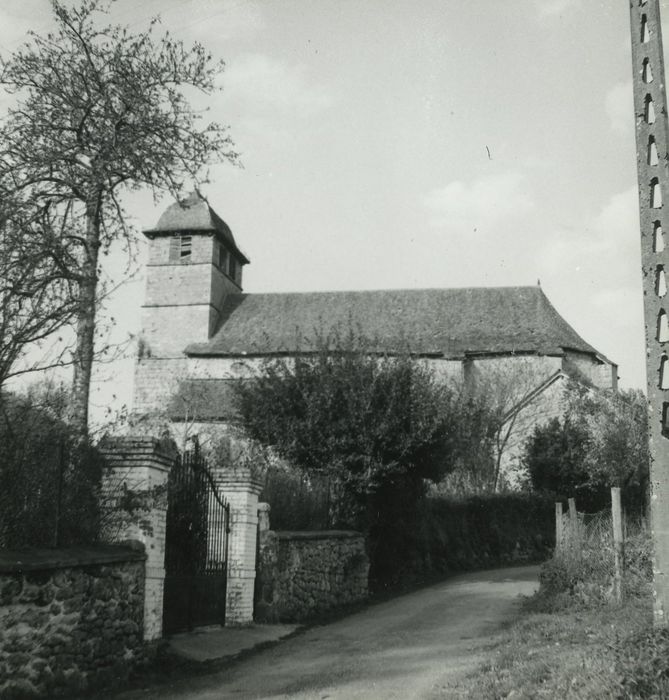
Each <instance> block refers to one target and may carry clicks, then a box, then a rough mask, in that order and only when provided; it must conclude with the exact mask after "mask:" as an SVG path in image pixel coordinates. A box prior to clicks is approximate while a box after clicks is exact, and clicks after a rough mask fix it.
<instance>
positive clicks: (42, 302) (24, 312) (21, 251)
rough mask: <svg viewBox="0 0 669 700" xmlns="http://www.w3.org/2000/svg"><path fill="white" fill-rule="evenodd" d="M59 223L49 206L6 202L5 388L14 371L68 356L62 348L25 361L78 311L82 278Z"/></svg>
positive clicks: (0, 343) (0, 265)
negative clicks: (28, 207)
mask: <svg viewBox="0 0 669 700" xmlns="http://www.w3.org/2000/svg"><path fill="white" fill-rule="evenodd" d="M59 223H62V222H59V221H58V219H57V217H56V216H54V214H53V213H51V212H49V209H48V207H43V208H42V209H40V210H34V209H32V210H31V211H30V212H26V211H25V210H23V209H21V208H19V207H15V206H13V204H12V202H11V201H10V200H7V199H5V200H3V201H2V202H0V389H1V388H2V386H3V385H4V384H5V382H6V381H7V380H8V379H9V378H10V377H13V376H16V375H18V374H23V373H26V372H30V371H35V370H39V369H45V368H46V367H50V366H54V365H61V364H64V363H65V362H67V359H66V357H65V355H64V352H63V349H62V348H61V349H60V351H59V352H58V353H57V354H56V355H47V356H46V357H44V358H41V360H37V361H34V362H29V363H26V362H22V361H23V360H25V356H26V352H27V350H28V349H29V348H31V347H33V346H34V345H35V344H39V343H40V342H41V341H44V340H46V339H48V338H50V337H52V336H53V334H54V333H55V332H56V331H58V330H60V329H62V328H63V326H65V325H66V324H68V323H69V322H70V321H71V320H72V318H73V316H74V315H75V312H76V303H75V300H76V296H77V279H76V277H75V276H74V275H73V274H72V273H71V272H70V270H71V268H72V267H73V266H72V264H71V262H72V261H71V260H70V257H71V255H70V253H69V251H68V250H67V247H65V246H63V245H62V240H63V239H62V230H60V229H59Z"/></svg>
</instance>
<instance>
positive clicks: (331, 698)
mask: <svg viewBox="0 0 669 700" xmlns="http://www.w3.org/2000/svg"><path fill="white" fill-rule="evenodd" d="M537 574H538V567H520V568H512V569H497V570H493V571H484V572H477V573H473V574H465V575H463V576H458V577H455V578H452V579H449V580H448V581H445V582H443V583H440V584H437V585H434V586H430V587H429V588H425V589H422V590H420V591H416V592H414V593H409V594H407V595H404V596H401V597H399V598H395V599H393V600H390V601H386V602H384V603H380V604H378V605H372V606H370V607H369V608H367V609H366V610H364V611H362V612H359V613H356V614H354V615H350V616H349V617H346V618H345V619H342V620H339V621H337V622H334V623H332V624H329V625H323V626H320V627H314V628H311V629H309V630H307V631H306V632H305V633H303V634H299V635H297V636H295V637H292V638H290V639H286V640H285V641H283V642H280V643H279V644H278V645H277V646H274V647H272V648H270V649H266V650H264V651H261V652H258V653H256V654H253V655H252V656H250V657H247V658H246V659H243V660H241V661H239V662H238V663H235V664H233V665H232V666H230V667H228V668H225V669H224V670H222V671H220V672H217V673H215V674H212V675H209V676H206V677H197V678H189V679H188V680H187V681H177V682H175V683H172V684H170V685H167V686H162V687H160V688H156V689H152V690H149V691H147V690H143V691H133V692H128V693H122V694H120V695H118V696H117V698H118V700H121V699H123V700H131V699H139V698H142V699H143V700H147V699H149V700H154V699H155V700H157V699H160V700H172V699H173V698H188V699H189V700H218V698H243V699H245V700H246V699H247V698H248V699H251V698H296V699H304V700H307V699H308V700H312V699H318V700H355V699H357V698H360V699H364V700H377V699H378V700H389V699H392V698H396V699H397V700H400V699H401V700H409V699H410V698H421V699H423V698H439V697H444V694H443V691H442V689H443V687H444V685H445V684H446V683H447V682H448V681H451V680H452V679H453V678H455V677H457V676H458V675H459V674H461V673H465V672H467V671H468V670H470V669H472V668H473V667H474V666H475V665H476V664H477V663H479V662H480V661H482V660H483V659H484V658H485V651H484V647H485V646H486V645H487V644H488V643H489V642H490V641H491V638H492V637H493V636H494V635H495V634H496V633H498V632H499V630H500V627H501V626H502V624H503V623H504V622H506V621H508V620H510V619H512V618H513V617H514V614H515V613H516V610H517V607H518V603H519V595H521V594H522V595H529V594H531V593H532V592H533V591H534V590H535V589H536V587H537Z"/></svg>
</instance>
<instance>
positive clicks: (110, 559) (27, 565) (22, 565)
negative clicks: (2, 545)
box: [0, 543, 146, 574]
mask: <svg viewBox="0 0 669 700" xmlns="http://www.w3.org/2000/svg"><path fill="white" fill-rule="evenodd" d="M144 560H146V552H145V551H144V548H143V546H142V545H141V544H140V543H137V544H134V543H133V544H127V545H111V544H100V545H90V546H85V547H84V546H82V547H66V548H60V549H46V548H44V549H42V548H40V549H0V574H9V573H21V572H23V571H45V570H48V569H64V568H69V567H77V566H92V565H96V564H114V563H116V562H124V561H144Z"/></svg>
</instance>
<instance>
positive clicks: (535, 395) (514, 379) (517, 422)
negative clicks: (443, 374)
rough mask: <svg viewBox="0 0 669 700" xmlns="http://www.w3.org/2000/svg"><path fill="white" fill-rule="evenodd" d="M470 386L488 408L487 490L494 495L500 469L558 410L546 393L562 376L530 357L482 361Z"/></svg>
mask: <svg viewBox="0 0 669 700" xmlns="http://www.w3.org/2000/svg"><path fill="white" fill-rule="evenodd" d="M478 364H479V367H478V372H477V374H476V376H475V377H474V380H473V382H472V387H471V388H472V389H473V391H474V392H476V393H479V394H484V395H485V396H486V403H487V406H488V420H489V424H488V430H489V435H490V437H491V442H492V448H493V449H492V456H493V465H492V473H491V479H490V485H489V488H490V490H491V491H497V490H498V489H499V488H500V485H501V481H502V467H503V464H504V462H505V459H507V458H508V457H509V455H510V453H512V452H514V451H518V450H519V449H520V447H521V445H522V443H523V442H524V441H525V439H526V438H527V437H528V436H529V434H530V432H531V430H532V428H533V427H534V426H535V425H537V424H538V423H541V422H543V421H545V420H547V418H548V417H549V416H550V415H551V414H552V413H553V412H555V411H557V413H559V412H560V410H561V407H560V405H559V404H558V403H556V401H557V399H556V397H554V396H552V394H551V393H550V392H549V391H548V390H549V389H550V387H551V386H552V385H553V384H554V382H556V381H558V382H559V381H561V380H562V379H563V375H562V373H561V372H560V371H555V370H551V369H549V368H547V367H546V366H544V365H543V364H542V363H541V362H540V361H537V359H536V358H533V357H512V358H508V359H505V360H501V359H498V360H496V361H495V360H493V361H491V362H490V365H489V366H486V362H485V361H482V362H480V363H478Z"/></svg>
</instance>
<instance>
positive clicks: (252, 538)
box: [214, 467, 262, 627]
mask: <svg viewBox="0 0 669 700" xmlns="http://www.w3.org/2000/svg"><path fill="white" fill-rule="evenodd" d="M214 479H215V480H216V483H217V486H218V488H219V490H220V492H221V493H223V494H224V496H225V498H226V500H227V502H228V504H229V505H230V535H229V537H230V539H229V540H228V588H227V595H226V601H225V624H226V626H231V627H235V626H240V625H250V624H251V623H252V622H253V589H254V584H255V578H256V548H257V538H258V496H259V494H260V491H261V489H262V483H261V481H260V480H259V479H258V478H257V477H255V476H254V475H253V474H252V472H251V470H250V469H247V468H235V467H233V468H229V467H227V468H224V469H220V470H217V471H216V472H215V474H214Z"/></svg>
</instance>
